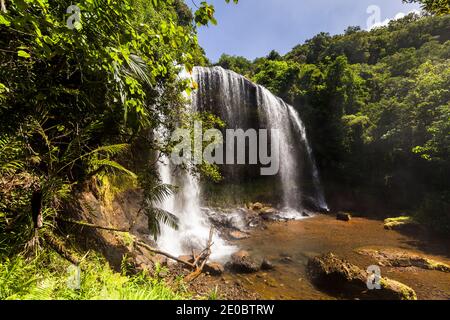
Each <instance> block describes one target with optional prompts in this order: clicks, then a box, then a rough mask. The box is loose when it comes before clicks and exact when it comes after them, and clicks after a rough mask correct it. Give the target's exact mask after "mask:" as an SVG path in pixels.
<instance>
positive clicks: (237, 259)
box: [225, 250, 260, 273]
mask: <svg viewBox="0 0 450 320" xmlns="http://www.w3.org/2000/svg"><path fill="white" fill-rule="evenodd" d="M225 268H226V269H228V270H230V271H232V272H235V273H254V272H257V271H259V268H260V265H259V264H258V263H256V261H255V260H254V259H253V258H251V257H250V254H249V253H248V252H247V251H245V250H241V251H238V252H236V253H234V254H232V255H231V261H229V262H227V264H226V265H225Z"/></svg>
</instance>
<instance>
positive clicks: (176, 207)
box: [158, 157, 236, 261]
mask: <svg viewBox="0 0 450 320" xmlns="http://www.w3.org/2000/svg"><path fill="white" fill-rule="evenodd" d="M161 158H162V159H161V161H160V162H159V174H160V176H161V180H162V182H163V183H165V184H170V185H175V186H178V187H179V192H177V193H175V194H174V195H172V196H170V197H168V198H167V199H165V200H164V202H163V203H162V204H161V205H160V207H161V209H164V210H167V211H169V212H171V213H172V214H174V215H176V216H177V217H178V219H179V223H178V230H174V229H173V228H171V227H169V226H166V225H163V226H162V228H161V236H160V237H159V239H158V247H159V248H161V249H162V250H165V251H167V252H170V253H171V254H173V255H178V256H180V255H185V254H191V253H192V251H193V250H195V251H197V252H198V251H199V250H203V249H204V248H205V247H206V245H207V242H208V238H209V232H210V229H211V225H210V223H209V221H208V217H207V216H206V215H205V214H203V212H202V210H201V207H200V185H199V181H198V179H197V178H196V177H195V176H193V175H192V174H190V173H189V172H182V173H179V174H175V173H173V172H172V168H173V167H172V165H171V164H170V161H169V160H168V159H167V158H166V157H161ZM211 251H212V254H211V260H214V261H224V260H226V259H227V258H228V257H229V256H230V255H231V254H232V253H233V252H234V251H236V248H235V247H234V246H230V245H227V244H226V243H225V241H224V240H223V239H221V238H220V237H219V236H218V235H217V232H216V233H215V234H214V236H213V245H212V247H211Z"/></svg>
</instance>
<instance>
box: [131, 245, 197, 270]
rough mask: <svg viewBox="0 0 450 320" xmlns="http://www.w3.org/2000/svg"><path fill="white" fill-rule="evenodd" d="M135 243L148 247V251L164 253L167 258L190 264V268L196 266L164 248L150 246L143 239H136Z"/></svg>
mask: <svg viewBox="0 0 450 320" xmlns="http://www.w3.org/2000/svg"><path fill="white" fill-rule="evenodd" d="M135 243H136V244H137V245H140V246H141V247H144V248H145V249H147V250H148V251H151V252H153V253H156V254H161V255H163V256H166V257H167V258H169V259H171V260H174V261H176V262H179V263H182V264H184V265H186V266H188V267H190V268H195V265H194V264H192V263H190V262H189V261H184V260H181V259H178V258H177V257H175V256H173V255H171V254H170V253H167V252H165V251H162V250H159V249H156V248H153V247H151V246H149V245H148V244H146V243H144V242H142V241H135Z"/></svg>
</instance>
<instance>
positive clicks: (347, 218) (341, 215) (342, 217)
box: [336, 212, 352, 222]
mask: <svg viewBox="0 0 450 320" xmlns="http://www.w3.org/2000/svg"><path fill="white" fill-rule="evenodd" d="M336 219H337V220H339V221H346V222H348V221H350V220H352V216H351V215H350V214H348V213H345V212H339V213H338V214H337V215H336Z"/></svg>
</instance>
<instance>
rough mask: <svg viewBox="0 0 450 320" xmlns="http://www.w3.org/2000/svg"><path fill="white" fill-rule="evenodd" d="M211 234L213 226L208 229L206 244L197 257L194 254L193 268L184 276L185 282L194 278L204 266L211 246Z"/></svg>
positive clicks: (212, 233)
mask: <svg viewBox="0 0 450 320" xmlns="http://www.w3.org/2000/svg"><path fill="white" fill-rule="evenodd" d="M213 235H214V228H211V230H210V231H209V239H208V243H207V244H206V248H205V249H204V250H203V251H202V252H201V253H200V254H199V255H198V257H195V256H194V267H195V270H194V271H193V272H192V273H190V274H188V275H187V276H186V277H185V278H184V280H185V281H186V282H191V281H193V280H195V279H196V278H197V277H198V276H200V274H201V273H202V272H203V268H204V267H205V265H206V263H207V262H208V259H209V256H210V255H211V246H212V245H213V242H212V239H213Z"/></svg>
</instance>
